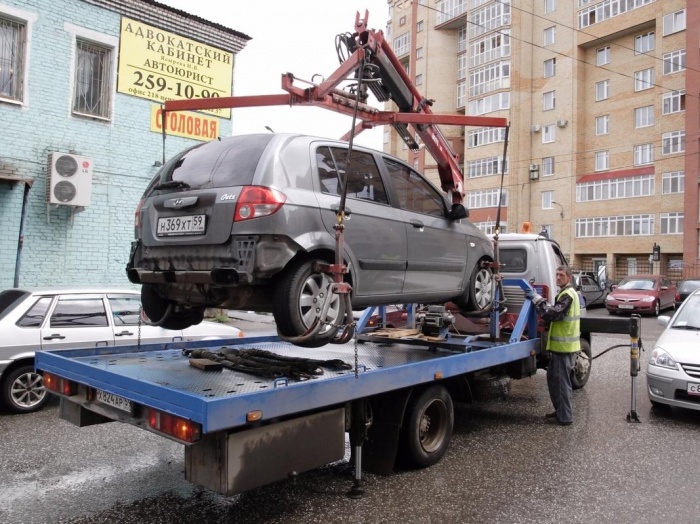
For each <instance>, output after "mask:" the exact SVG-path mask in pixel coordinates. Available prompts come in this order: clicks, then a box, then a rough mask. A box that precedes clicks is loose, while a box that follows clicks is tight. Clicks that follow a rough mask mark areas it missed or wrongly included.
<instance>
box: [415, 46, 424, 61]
mask: <svg viewBox="0 0 700 524" xmlns="http://www.w3.org/2000/svg"><path fill="white" fill-rule="evenodd" d="M421 58H423V48H422V47H419V48H418V49H416V60H420V59H421Z"/></svg>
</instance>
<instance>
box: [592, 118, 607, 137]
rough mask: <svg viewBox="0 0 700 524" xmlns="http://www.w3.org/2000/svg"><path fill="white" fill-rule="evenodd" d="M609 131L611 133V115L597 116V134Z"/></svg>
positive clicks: (605, 133)
mask: <svg viewBox="0 0 700 524" xmlns="http://www.w3.org/2000/svg"><path fill="white" fill-rule="evenodd" d="M608 133H610V115H602V116H597V117H595V134H596V136H600V135H607V134H608Z"/></svg>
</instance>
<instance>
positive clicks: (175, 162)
mask: <svg viewBox="0 0 700 524" xmlns="http://www.w3.org/2000/svg"><path fill="white" fill-rule="evenodd" d="M273 137H274V135H272V134H269V133H268V134H259V135H241V136H234V137H230V138H226V139H223V140H213V141H211V142H207V143H206V144H202V145H201V146H197V147H194V148H191V149H188V150H186V151H184V152H183V153H180V154H179V155H177V156H176V157H174V158H172V159H171V160H170V161H169V162H167V163H166V164H165V165H164V166H163V168H162V169H161V170H160V172H159V173H158V174H157V175H156V179H157V183H155V184H154V183H151V187H150V188H149V189H150V190H149V193H150V192H152V191H153V190H154V189H157V188H159V186H160V185H162V184H165V183H167V182H171V181H172V182H183V186H182V187H185V188H188V189H208V188H213V187H232V186H247V185H251V184H252V182H253V175H254V174H255V169H256V167H257V166H258V162H259V161H260V156H261V155H262V153H263V151H264V150H265V148H266V147H267V145H268V144H269V143H270V140H272V138H273ZM154 182H155V181H154ZM184 184H186V185H184Z"/></svg>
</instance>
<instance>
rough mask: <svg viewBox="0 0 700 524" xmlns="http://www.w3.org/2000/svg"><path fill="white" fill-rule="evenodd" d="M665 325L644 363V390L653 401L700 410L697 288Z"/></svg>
mask: <svg viewBox="0 0 700 524" xmlns="http://www.w3.org/2000/svg"><path fill="white" fill-rule="evenodd" d="M659 323H660V324H662V325H665V326H666V329H664V331H663V332H662V333H661V336H660V337H659V339H658V340H657V341H656V345H655V346H654V349H653V351H652V352H651V357H650V358H649V365H648V366H647V392H648V394H649V400H650V401H651V403H652V404H653V405H659V404H663V405H668V406H676V407H679V408H686V409H695V410H700V290H696V291H694V292H693V293H692V294H691V295H689V296H688V298H687V299H686V300H685V301H684V302H683V304H682V305H681V306H680V307H679V308H678V311H677V312H676V314H675V315H673V317H668V316H661V317H659Z"/></svg>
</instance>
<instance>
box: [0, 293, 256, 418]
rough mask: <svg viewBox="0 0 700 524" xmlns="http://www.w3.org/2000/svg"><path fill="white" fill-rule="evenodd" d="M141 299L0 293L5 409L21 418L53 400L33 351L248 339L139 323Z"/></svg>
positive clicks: (226, 331)
mask: <svg viewBox="0 0 700 524" xmlns="http://www.w3.org/2000/svg"><path fill="white" fill-rule="evenodd" d="M140 309H141V301H140V294H139V292H138V291H136V290H131V289H118V288H114V289H90V288H65V289H58V288H55V289H50V288H47V289H8V290H5V291H2V292H0V404H2V405H3V406H5V407H6V408H8V409H9V410H11V411H13V412H16V413H29V412H32V411H37V410H39V409H41V408H42V407H43V406H44V404H46V402H47V401H48V398H49V396H48V394H47V392H46V391H45V390H44V387H43V382H42V378H41V375H40V374H38V373H36V372H35V371H34V352H35V351H38V350H47V349H74V348H75V349H77V348H85V347H99V346H105V347H106V346H118V345H126V344H133V345H136V344H138V343H139V341H141V342H143V343H148V344H150V343H162V342H177V341H187V340H208V339H230V338H238V337H242V336H243V332H242V331H241V330H240V329H238V328H236V327H233V326H229V325H226V324H220V323H216V322H202V323H201V324H199V325H197V326H192V327H189V328H187V329H182V330H169V329H163V328H160V327H154V326H148V325H145V324H142V323H139V312H140Z"/></svg>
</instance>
